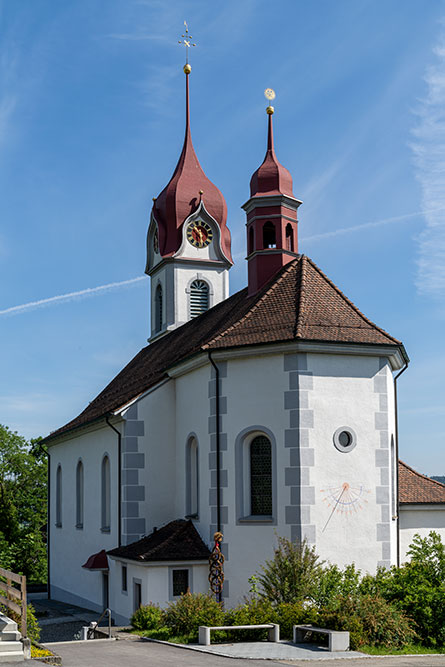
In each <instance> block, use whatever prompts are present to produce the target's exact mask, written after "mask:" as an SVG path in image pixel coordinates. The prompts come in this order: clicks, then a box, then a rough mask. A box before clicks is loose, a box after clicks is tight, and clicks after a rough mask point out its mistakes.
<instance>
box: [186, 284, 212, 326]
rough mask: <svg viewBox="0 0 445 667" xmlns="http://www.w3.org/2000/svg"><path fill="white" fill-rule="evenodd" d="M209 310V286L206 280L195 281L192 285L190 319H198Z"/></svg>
mask: <svg viewBox="0 0 445 667" xmlns="http://www.w3.org/2000/svg"><path fill="white" fill-rule="evenodd" d="M208 309H209V286H208V285H207V283H206V282H205V281H204V280H194V281H193V282H192V284H191V285H190V317H191V318H192V317H198V315H202V313H205V311H206V310H208Z"/></svg>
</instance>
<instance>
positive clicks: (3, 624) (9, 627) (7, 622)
mask: <svg viewBox="0 0 445 667" xmlns="http://www.w3.org/2000/svg"><path fill="white" fill-rule="evenodd" d="M3 631H6V632H17V623H16V622H15V621H13V620H12V619H10V618H8V617H7V616H3V614H0V633H2V632H3Z"/></svg>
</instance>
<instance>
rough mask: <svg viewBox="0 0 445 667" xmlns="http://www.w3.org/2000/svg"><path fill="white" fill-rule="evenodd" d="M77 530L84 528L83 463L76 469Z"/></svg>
mask: <svg viewBox="0 0 445 667" xmlns="http://www.w3.org/2000/svg"><path fill="white" fill-rule="evenodd" d="M76 528H83V463H82V461H79V462H78V464H77V467H76Z"/></svg>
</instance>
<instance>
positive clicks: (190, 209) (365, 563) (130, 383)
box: [44, 64, 445, 624]
mask: <svg viewBox="0 0 445 667" xmlns="http://www.w3.org/2000/svg"><path fill="white" fill-rule="evenodd" d="M184 73H185V83H186V121H185V125H186V129H185V139H184V145H183V148H182V152H181V154H180V157H179V161H178V163H177V166H176V169H175V171H174V173H173V176H172V177H171V179H170V181H169V182H168V184H167V185H166V187H165V188H164V189H163V190H162V192H161V193H160V194H159V196H158V197H156V198H155V199H154V200H153V208H152V211H151V216H150V222H149V227H148V234H147V264H146V273H147V274H148V275H149V276H150V279H151V281H150V298H151V331H150V337H149V344H148V345H147V346H146V347H144V348H143V349H142V350H141V351H140V352H139V353H138V354H137V355H136V356H135V357H134V359H132V360H131V361H130V362H129V363H128V365H127V366H126V367H125V368H124V369H123V370H122V371H121V372H120V373H119V374H118V375H117V376H116V377H115V378H114V379H113V380H112V381H111V382H110V383H109V384H108V386H107V387H105V389H104V390H103V391H102V392H101V393H100V394H99V395H98V396H97V397H96V398H95V399H94V400H93V401H92V402H91V403H89V405H88V406H87V407H86V408H85V410H84V411H83V412H82V413H81V414H80V415H79V416H77V417H76V418H75V419H73V420H72V421H70V422H69V423H68V424H66V425H64V426H62V427H61V428H59V429H58V430H57V431H54V432H53V433H51V434H50V435H49V436H48V437H47V438H46V439H45V440H44V442H45V444H46V445H47V448H48V451H49V480H50V500H49V517H48V525H49V592H50V596H51V597H53V598H54V599H59V600H63V601H66V602H69V603H72V604H78V605H81V606H85V607H88V608H91V609H94V610H98V611H99V610H102V609H103V608H104V607H110V608H111V610H112V613H113V618H114V620H115V622H117V623H119V624H126V623H128V620H129V618H130V617H131V614H132V613H133V611H134V610H135V609H136V608H138V606H139V605H140V604H146V603H148V602H153V603H157V604H160V605H161V606H165V605H166V604H167V603H168V602H169V601H171V600H174V599H176V598H177V597H178V596H179V595H181V593H184V592H186V591H187V590H190V591H191V592H207V591H208V590H209V581H208V575H209V560H208V559H209V554H210V550H211V549H212V547H213V545H214V534H215V532H221V533H222V534H223V538H222V543H221V550H222V553H223V554H224V556H225V563H224V575H225V580H224V585H223V589H222V597H223V600H224V602H225V604H226V605H227V606H232V605H235V604H237V603H239V602H240V601H241V600H242V597H243V595H245V594H246V593H247V592H248V590H249V583H248V579H249V577H250V576H251V575H252V574H254V573H255V572H256V571H258V570H259V568H260V567H261V565H262V564H263V563H264V561H265V560H266V559H267V558H270V557H271V556H272V554H273V549H274V546H275V544H276V537H277V535H279V536H283V537H286V538H289V539H292V540H304V539H305V540H307V542H308V543H309V544H310V545H315V547H316V550H317V553H318V554H319V555H320V557H321V558H322V559H325V560H329V561H330V562H332V563H336V564H338V565H339V566H344V565H346V564H348V563H351V562H354V563H355V564H356V565H357V567H358V568H360V569H361V570H362V571H369V572H374V571H375V570H376V568H377V566H384V567H389V566H391V565H393V564H397V563H399V562H400V561H401V560H403V558H404V555H405V552H406V549H407V546H408V544H409V539H410V538H411V537H412V535H413V534H414V533H415V532H422V531H425V530H426V532H428V530H427V529H429V528H435V529H436V530H438V529H440V528H444V531H443V532H445V521H444V515H445V512H444V507H445V486H443V485H441V484H439V483H438V482H434V481H432V480H429V479H428V478H426V477H424V476H423V475H420V474H419V473H417V472H416V471H414V470H412V469H411V468H409V467H408V466H406V465H405V464H402V463H399V462H398V439H397V392H396V380H397V377H398V375H400V374H401V373H402V372H403V371H404V370H405V369H406V368H407V365H408V361H409V360H408V356H407V353H406V351H405V348H404V346H403V344H402V343H401V342H400V341H399V340H397V339H396V338H394V337H393V336H392V335H390V334H389V333H387V332H386V331H384V330H383V329H382V328H380V327H379V326H377V325H376V324H374V323H373V322H371V321H370V320H369V319H368V318H367V317H366V316H365V315H364V314H363V313H361V312H360V310H359V309H358V308H357V307H356V306H355V305H354V304H353V303H352V302H351V301H349V299H348V298H347V297H346V296H345V295H344V294H343V293H342V292H341V291H340V289H339V288H338V287H336V285H334V284H333V283H332V282H331V281H330V280H329V278H328V277H327V276H326V275H325V274H324V273H323V271H322V270H321V269H320V268H319V267H318V266H317V265H316V264H315V263H314V262H313V261H312V260H311V259H309V258H308V257H307V256H305V255H304V254H301V253H299V249H298V209H299V207H300V205H301V203H302V202H301V201H300V200H299V199H298V198H297V197H296V196H295V194H294V191H293V183H292V176H291V174H290V173H289V171H288V170H287V169H286V168H285V167H284V166H282V165H281V164H280V163H279V162H278V159H277V157H276V153H275V146H274V138H273V113H274V109H273V107H272V106H270V105H269V106H268V107H267V110H266V111H267V150H266V155H265V158H264V161H263V162H262V164H261V165H260V166H259V167H258V169H257V170H256V171H255V172H254V173H253V176H252V177H251V180H250V197H249V199H248V200H247V201H246V203H245V204H243V206H242V208H243V209H244V211H245V213H246V248H247V264H248V285H247V287H246V288H244V289H242V290H241V291H239V292H237V293H236V294H233V295H231V296H230V295H229V270H230V268H231V266H232V264H233V261H232V256H231V237H230V231H229V228H228V226H227V207H226V203H225V200H224V197H223V195H222V193H221V192H220V191H219V189H218V188H217V187H216V186H215V185H214V184H213V183H212V182H211V181H210V180H209V179H208V178H207V176H206V175H205V173H204V171H203V169H202V168H201V165H200V163H199V161H198V158H197V155H196V153H195V150H194V147H193V143H192V137H191V131H190V111H189V80H190V73H191V67H190V65H188V64H186V65H185V67H184ZM266 92H267V93H268V95H269V100H271V99H273V91H270V90H269V91H266ZM399 473H400V481H401V483H400V484H399ZM399 487H400V492H399ZM402 492H403V496H402ZM417 524H418V525H417Z"/></svg>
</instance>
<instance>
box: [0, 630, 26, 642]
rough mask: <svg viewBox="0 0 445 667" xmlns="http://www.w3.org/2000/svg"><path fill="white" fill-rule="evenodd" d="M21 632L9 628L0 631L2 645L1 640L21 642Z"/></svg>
mask: <svg viewBox="0 0 445 667" xmlns="http://www.w3.org/2000/svg"><path fill="white" fill-rule="evenodd" d="M21 636H22V635H21V634H20V632H18V630H7V631H2V632H0V646H1V642H19V641H20V638H21Z"/></svg>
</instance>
